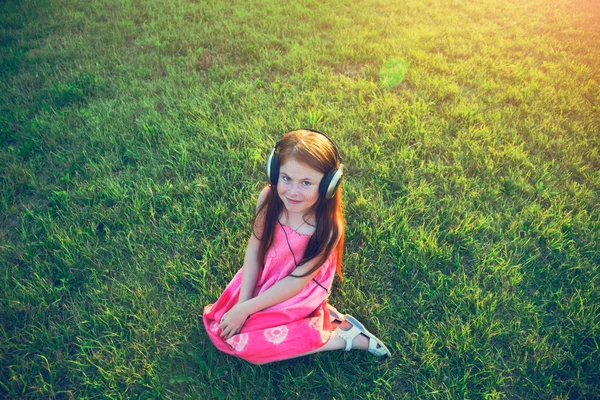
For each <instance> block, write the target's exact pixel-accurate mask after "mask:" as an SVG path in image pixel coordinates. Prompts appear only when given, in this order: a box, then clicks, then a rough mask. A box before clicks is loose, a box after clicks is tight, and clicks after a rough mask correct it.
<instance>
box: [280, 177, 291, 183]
mask: <svg viewBox="0 0 600 400" xmlns="http://www.w3.org/2000/svg"><path fill="white" fill-rule="evenodd" d="M281 179H283V181H284V182H289V181H290V177H289V176H284V177H282V178H281Z"/></svg>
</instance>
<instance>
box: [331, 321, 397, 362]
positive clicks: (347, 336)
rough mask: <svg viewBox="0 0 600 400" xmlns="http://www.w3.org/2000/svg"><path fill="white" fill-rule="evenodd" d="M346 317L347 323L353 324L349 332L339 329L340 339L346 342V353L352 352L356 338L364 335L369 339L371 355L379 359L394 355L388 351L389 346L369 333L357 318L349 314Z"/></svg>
mask: <svg viewBox="0 0 600 400" xmlns="http://www.w3.org/2000/svg"><path fill="white" fill-rule="evenodd" d="M345 317H346V321H348V322H349V323H350V324H352V328H350V329H348V330H347V331H345V330H343V329H341V328H337V331H339V332H338V335H339V337H341V338H342V339H344V340H345V341H346V351H350V350H352V341H353V340H354V338H355V337H357V336H358V335H360V334H361V333H362V334H363V335H365V336H366V337H368V338H369V348H368V351H369V353H371V354H374V355H376V356H377V357H382V356H391V355H392V353H390V351H389V350H388V348H387V346H386V345H385V344H383V342H382V341H381V340H379V339H378V338H377V336H375V335H373V334H372V333H371V332H369V331H368V330H367V328H365V326H364V325H363V324H361V323H360V322H359V321H358V320H357V319H356V318H354V317H353V316H352V315H348V314H346V315H345ZM377 346H379V347H377Z"/></svg>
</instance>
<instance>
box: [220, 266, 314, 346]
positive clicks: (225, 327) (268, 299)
mask: <svg viewBox="0 0 600 400" xmlns="http://www.w3.org/2000/svg"><path fill="white" fill-rule="evenodd" d="M319 258H320V257H319V256H316V257H315V258H313V259H312V260H311V261H309V262H308V263H306V264H304V265H301V266H299V267H297V268H296V269H294V271H293V275H296V276H287V277H285V278H283V279H282V280H280V281H279V282H277V283H276V284H274V285H273V286H271V287H270V288H269V289H267V290H266V291H264V292H263V293H261V294H259V295H258V296H256V297H254V298H251V299H249V300H247V301H245V302H243V303H238V304H236V305H235V306H233V307H232V308H231V309H230V310H229V311H228V312H226V313H225V315H224V316H223V319H222V320H221V323H220V324H219V326H220V328H221V337H222V338H224V339H229V338H230V337H232V336H233V335H235V334H237V333H239V332H240V330H241V329H242V326H243V325H244V323H245V322H246V319H248V317H249V316H250V315H252V314H254V313H255V312H258V311H260V310H264V309H265V308H268V307H271V306H273V305H275V304H279V303H281V302H284V301H286V300H287V299H289V298H291V297H293V296H295V295H296V294H298V293H300V291H301V290H302V288H304V286H306V285H307V284H308V282H309V281H310V280H312V279H313V278H314V277H315V276H316V275H317V274H318V273H319V269H317V270H316V271H314V272H313V273H311V274H310V275H307V276H301V277H297V276H298V275H302V274H305V273H307V272H308V271H310V270H311V269H312V268H313V267H314V266H315V264H316V263H317V262H318V260H319Z"/></svg>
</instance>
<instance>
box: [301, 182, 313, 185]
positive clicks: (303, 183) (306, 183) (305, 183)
mask: <svg viewBox="0 0 600 400" xmlns="http://www.w3.org/2000/svg"><path fill="white" fill-rule="evenodd" d="M302 185H303V186H310V185H311V183H310V182H308V181H304V182H302Z"/></svg>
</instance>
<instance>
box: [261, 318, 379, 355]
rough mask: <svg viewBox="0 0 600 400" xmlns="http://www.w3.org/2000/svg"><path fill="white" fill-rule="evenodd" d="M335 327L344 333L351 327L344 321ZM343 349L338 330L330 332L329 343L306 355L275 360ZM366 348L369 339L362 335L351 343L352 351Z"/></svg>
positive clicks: (342, 341)
mask: <svg viewBox="0 0 600 400" xmlns="http://www.w3.org/2000/svg"><path fill="white" fill-rule="evenodd" d="M337 325H338V326H339V329H343V330H345V331H347V330H349V329H350V328H352V325H351V324H350V323H349V322H346V321H344V322H342V323H341V324H337ZM334 327H335V325H334ZM345 348H346V341H345V340H344V339H342V338H341V337H340V336H339V335H338V330H337V329H335V330H334V331H333V332H331V337H330V338H329V341H328V342H327V343H325V344H324V345H323V346H321V347H319V348H318V349H314V350H311V351H307V352H306V353H302V354H298V355H295V356H293V357H288V358H282V359H281V360H277V361H282V360H290V359H292V358H298V357H303V356H307V355H309V354H315V353H320V352H323V351H329V350H343V349H345ZM368 348H369V338H368V337H366V336H365V335H363V334H360V335H358V336H357V337H355V338H354V340H353V341H352V349H355V350H367V349H368ZM265 364H266V363H265Z"/></svg>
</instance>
